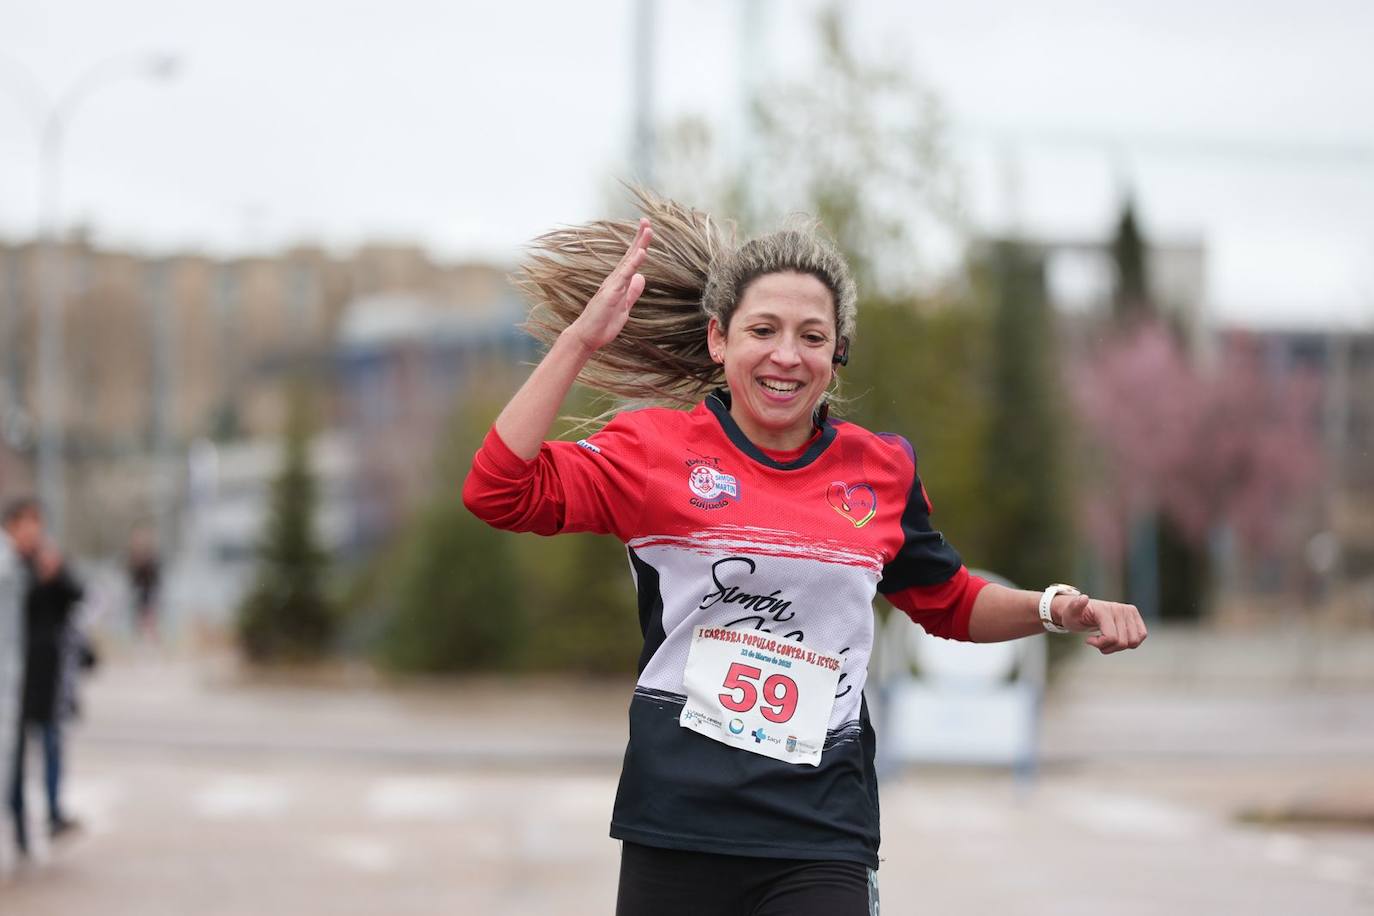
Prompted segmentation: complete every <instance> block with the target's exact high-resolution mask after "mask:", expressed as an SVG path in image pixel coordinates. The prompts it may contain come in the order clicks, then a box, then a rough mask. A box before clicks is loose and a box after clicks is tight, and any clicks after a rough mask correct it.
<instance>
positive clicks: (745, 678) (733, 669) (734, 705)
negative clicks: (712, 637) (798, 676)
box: [718, 662, 797, 723]
mask: <svg viewBox="0 0 1374 916" xmlns="http://www.w3.org/2000/svg"><path fill="white" fill-rule="evenodd" d="M761 677H763V672H762V671H761V670H759V669H758V668H755V667H754V666H753V665H744V664H741V663H740V662H735V663H733V664H732V665H730V670H729V671H727V672H726V674H725V683H724V684H722V685H721V686H722V687H724V688H725V689H726V690H732V691H734V690H737V691H739V693H738V694H735V693H722V694H719V696H718V698H719V699H720V705H722V706H724V707H725V708H726V709H728V710H730V711H732V712H748V711H749V710H751V709H753V708H754V706H755V705H756V704H757V703H758V702H759V691H758V688H757V687H755V686H754V685H753V683H751V682H753V681H757V680H758V679H759V678H761ZM796 711H797V682H796V681H794V680H792V679H791V678H790V677H788V676H787V675H785V674H772V675H769V677H768V680H766V681H764V682H763V706H762V707H761V708H760V709H759V713H760V714H761V715H762V716H763V717H764V718H765V719H767V720H768V721H769V722H778V723H782V722H786V721H787V720H788V719H790V718H792V714H793V713H795V712H796Z"/></svg>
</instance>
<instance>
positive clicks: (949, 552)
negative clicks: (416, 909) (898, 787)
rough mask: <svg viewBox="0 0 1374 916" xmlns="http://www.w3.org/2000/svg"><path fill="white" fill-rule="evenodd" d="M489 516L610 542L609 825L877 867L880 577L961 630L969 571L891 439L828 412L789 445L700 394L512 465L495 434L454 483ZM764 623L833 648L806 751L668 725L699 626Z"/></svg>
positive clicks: (936, 623)
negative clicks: (614, 636)
mask: <svg viewBox="0 0 1374 916" xmlns="http://www.w3.org/2000/svg"><path fill="white" fill-rule="evenodd" d="M463 498H464V502H465V503H466V504H467V506H468V507H469V508H470V509H471V510H472V511H473V512H474V513H475V514H476V515H477V516H478V517H480V518H482V519H484V520H485V521H487V522H488V523H490V524H492V525H495V526H496V527H499V528H505V529H509V530H514V531H533V532H537V533H539V534H546V535H547V534H555V533H558V532H562V531H590V532H599V533H609V534H613V535H615V536H616V537H618V538H619V539H620V540H621V541H623V542H624V543H625V544H626V546H627V547H628V550H629V557H630V565H631V569H632V571H633V575H634V579H635V585H636V588H637V590H638V596H639V616H640V626H641V629H642V630H643V633H644V651H643V653H642V654H641V656H640V661H639V679H638V682H637V685H636V688H635V694H634V697H633V698H632V700H631V704H630V739H629V746H628V747H627V749H626V752H625V765H624V770H623V772H622V774H621V781H620V789H619V792H618V795H617V799H616V805H615V811H614V814H613V817H612V823H611V834H612V836H615V837H617V838H620V839H624V840H630V841H633V842H637V843H643V844H646V845H650V846H660V847H667V848H675V849H689V850H698V851H704V852H716V853H726V854H735V855H755V856H772V857H783V858H802V859H848V860H854V861H859V862H864V863H866V864H867V865H868V866H869V867H873V868H876V867H877V850H878V798H877V785H876V779H875V775H874V771H873V750H874V748H873V732H872V728H871V726H870V725H869V722H868V714H867V709H866V707H865V705H864V702H863V688H864V684H865V681H866V678H867V670H868V659H869V656H870V654H871V652H872V648H873V613H872V601H873V597H874V595H875V593H878V592H881V593H882V594H883V595H884V596H886V597H887V599H888V600H889V601H891V602H892V604H894V605H895V606H896V607H898V608H900V609H901V610H903V611H905V612H906V613H907V614H908V615H910V616H911V617H912V619H913V620H915V621H916V622H917V623H919V624H921V625H922V626H923V627H925V628H926V629H927V630H928V631H930V632H931V633H934V634H936V635H938V636H944V637H949V638H953V639H963V640H967V639H968V638H969V637H968V619H969V615H970V612H971V610H972V607H973V600H974V598H975V596H976V595H977V593H978V591H979V590H980V589H981V587H982V586H983V585H984V584H985V583H984V582H983V580H981V579H979V578H977V577H973V576H970V575H969V574H968V572H967V570H966V569H965V568H964V566H963V564H962V562H961V561H960V559H959V556H958V554H957V553H956V552H955V551H954V549H953V548H952V547H950V546H949V544H947V543H946V542H945V540H944V538H943V536H941V535H940V533H939V532H937V531H935V530H933V529H932V528H931V525H930V517H929V516H930V511H931V507H930V502H929V500H928V499H927V497H926V493H925V490H924V488H923V487H922V485H921V481H920V478H919V476H918V475H917V473H916V460H915V455H914V453H913V451H912V448H911V446H910V444H908V443H907V441H906V440H905V439H903V438H901V437H900V436H894V435H889V434H883V433H879V434H875V433H871V432H869V431H867V430H865V429H862V428H861V427H858V426H856V425H854V424H851V423H845V422H841V421H835V420H828V421H827V422H826V423H825V424H824V426H823V427H822V428H821V429H820V430H819V431H818V433H817V435H816V436H814V437H813V439H812V440H811V441H810V442H809V443H808V444H807V445H806V446H805V447H803V448H802V449H799V450H797V451H796V452H791V453H785V454H783V453H777V452H769V451H766V450H764V449H761V448H759V447H758V446H756V445H754V444H753V443H752V442H750V441H749V440H748V439H747V438H746V437H745V435H744V434H743V432H742V431H741V430H740V429H739V427H738V426H737V425H736V424H735V422H734V420H733V419H732V418H731V417H730V413H729V395H728V394H727V393H725V392H717V393H716V394H713V395H711V396H710V397H708V398H707V399H706V400H705V401H704V402H703V403H702V404H699V405H698V406H697V407H695V408H694V409H692V410H691V411H686V412H684V411H676V410H667V409H659V408H648V409H643V410H635V411H626V412H623V413H621V414H620V415H619V416H617V417H616V418H615V419H614V420H612V421H611V422H610V423H608V424H607V425H606V426H605V427H604V428H603V429H602V430H600V431H599V432H597V433H596V434H594V435H592V436H590V437H588V438H587V439H584V440H581V441H579V442H576V443H573V442H546V443H545V444H544V446H543V448H542V450H541V451H540V454H539V456H538V457H537V458H536V459H534V460H533V461H524V460H522V459H520V458H519V457H518V456H516V455H515V454H514V453H512V452H511V451H510V449H509V448H507V447H506V445H505V443H503V442H502V441H501V439H500V437H499V436H497V435H496V432H495V430H493V431H492V432H491V433H489V434H488V436H487V439H486V441H485V442H484V443H483V445H482V448H481V450H480V451H479V452H478V453H477V455H476V457H475V458H474V461H473V467H472V472H471V473H470V474H469V476H468V479H467V481H466V483H465V485H464V488H463ZM703 626H705V627H713V628H726V629H729V630H737V631H744V632H746V633H752V634H759V635H763V634H767V636H768V638H769V639H771V640H774V641H777V642H778V643H780V642H783V641H797V642H804V643H805V644H806V646H808V647H810V648H813V649H818V650H821V651H823V652H825V653H828V654H830V655H833V656H838V657H839V658H840V659H842V667H841V669H840V673H839V681H838V684H837V686H836V688H835V697H834V703H833V706H832V707H831V711H830V716H829V723H828V729H827V731H826V734H825V738H824V751H823V753H822V755H821V758H820V763H819V765H818V766H798V765H795V764H793V763H788V762H783V761H781V760H777V759H772V758H770V757H766V756H761V755H760V754H758V753H748V752H745V751H743V750H740V749H739V748H736V747H731V746H728V745H727V744H724V743H721V742H718V741H713V740H710V739H709V738H706V737H703V736H702V735H700V734H697V733H696V732H694V731H692V730H689V729H687V728H683V727H681V726H680V724H679V721H678V718H679V715H680V714H681V712H682V709H683V703H684V701H685V699H686V694H685V690H684V685H683V675H684V669H685V666H686V665H687V662H688V656H689V651H690V649H691V646H692V641H693V636H694V634H695V633H696V631H697V628H698V627H703Z"/></svg>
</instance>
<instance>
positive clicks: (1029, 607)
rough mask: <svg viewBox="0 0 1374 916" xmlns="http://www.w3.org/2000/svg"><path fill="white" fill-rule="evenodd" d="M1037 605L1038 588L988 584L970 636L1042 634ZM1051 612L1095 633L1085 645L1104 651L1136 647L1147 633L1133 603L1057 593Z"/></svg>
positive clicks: (992, 638)
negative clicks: (1030, 588)
mask: <svg viewBox="0 0 1374 916" xmlns="http://www.w3.org/2000/svg"><path fill="white" fill-rule="evenodd" d="M1039 607H1040V592H1028V591H1022V590H1020V589H1012V588H1006V587H1004V586H1001V585H995V584H989V585H987V586H986V587H985V588H984V589H983V590H982V591H980V592H979V593H978V597H977V598H975V599H974V601H973V612H972V614H971V615H970V617H969V625H968V632H969V638H970V639H971V640H973V641H974V642H1002V641H1003V640H1007V639H1019V638H1021V637H1022V636H1033V635H1035V634H1036V633H1043V632H1044V625H1043V624H1041V622H1040V614H1039ZM1050 616H1051V617H1053V618H1054V622H1055V623H1056V624H1058V625H1059V626H1062V627H1067V628H1068V629H1070V630H1073V631H1074V632H1087V631H1096V632H1094V633H1093V635H1092V636H1089V637H1088V639H1087V643H1088V645H1090V646H1092V647H1093V648H1095V649H1097V650H1098V651H1100V652H1101V653H1102V654H1103V655H1110V654H1111V653H1113V652H1120V651H1121V650H1122V649H1134V648H1135V647H1136V646H1139V645H1140V644H1141V643H1142V642H1144V641H1145V637H1146V635H1148V634H1147V633H1146V630H1145V621H1144V620H1142V619H1141V617H1140V611H1138V610H1136V608H1135V605H1131V604H1119V603H1117V602H1115V601H1099V600H1098V599H1096V598H1089V597H1088V596H1087V595H1067V594H1059V595H1055V596H1054V600H1053V601H1052V602H1051V603H1050Z"/></svg>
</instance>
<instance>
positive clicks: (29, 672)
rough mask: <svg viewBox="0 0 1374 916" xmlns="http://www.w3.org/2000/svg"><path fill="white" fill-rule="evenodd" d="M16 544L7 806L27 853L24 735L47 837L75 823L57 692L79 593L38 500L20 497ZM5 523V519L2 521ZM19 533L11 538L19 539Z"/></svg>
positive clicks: (71, 828) (58, 834) (69, 829)
mask: <svg viewBox="0 0 1374 916" xmlns="http://www.w3.org/2000/svg"><path fill="white" fill-rule="evenodd" d="M18 511H19V513H20V515H19V525H20V527H19V529H18V530H20V531H21V532H22V546H20V547H19V554H20V556H21V557H22V559H23V561H24V565H25V566H26V567H27V570H28V576H27V578H28V585H27V589H26V592H25V597H24V625H25V639H24V646H25V652H24V696H23V704H22V705H23V709H22V712H21V716H22V723H21V725H20V728H19V740H18V746H17V748H16V751H15V755H14V776H13V779H12V781H11V790H10V810H11V813H12V814H13V816H14V822H15V837H16V841H17V843H18V845H19V850H20V852H21V853H22V854H27V853H28V850H29V844H28V821H27V815H26V811H25V797H24V796H25V792H24V783H25V769H26V767H25V764H26V758H27V753H26V749H27V745H28V738H29V737H30V736H31V735H33V734H37V735H38V737H39V738H40V741H41V743H42V747H43V787H44V792H45V796H46V799H47V807H48V833H49V835H50V836H51V837H53V838H58V837H61V836H63V835H65V834H69V833H71V832H72V831H74V830H75V829H77V827H78V826H79V825H78V824H77V822H76V821H74V820H72V819H71V818H69V817H67V816H66V814H65V813H64V811H63V809H62V803H61V795H62V713H63V710H62V704H61V702H60V700H61V697H62V685H63V667H64V666H63V659H64V657H65V655H66V651H67V646H68V644H69V640H70V629H71V621H72V615H73V612H74V609H75V608H76V606H77V604H78V603H79V602H80V601H81V598H82V596H83V594H84V590H83V589H82V587H81V585H80V583H78V582H77V580H76V579H75V577H74V576H73V575H72V573H71V572H70V570H69V569H68V568H67V564H66V563H65V562H64V561H63V558H62V554H61V553H60V552H59V551H58V549H57V548H56V547H55V546H54V545H52V544H50V543H46V542H44V540H43V521H42V513H41V511H40V509H39V507H38V504H37V503H36V502H33V501H31V500H30V501H25V502H24V503H23V504H22V505H21V507H20V508H19V510H18ZM7 527H8V525H7ZM19 541H20V538H16V542H19Z"/></svg>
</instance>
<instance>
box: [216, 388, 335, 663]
mask: <svg viewBox="0 0 1374 916" xmlns="http://www.w3.org/2000/svg"><path fill="white" fill-rule="evenodd" d="M287 398H288V410H287V423H286V429H285V431H284V433H283V449H282V464H281V471H280V473H279V474H278V476H277V479H276V481H275V482H274V483H273V485H272V496H271V504H270V509H269V513H268V517H267V523H266V527H265V530H264V533H263V538H262V541H261V543H260V545H259V548H258V568H257V577H256V581H255V583H254V585H253V588H252V589H251V590H250V591H249V593H248V596H247V597H246V598H245V599H244V602H243V604H242V605H241V606H240V607H239V612H238V636H239V643H240V645H241V647H242V648H243V651H244V653H245V655H247V657H248V658H249V659H250V660H251V661H253V662H257V663H267V662H299V661H310V660H314V659H318V658H320V657H322V656H323V655H325V654H326V653H327V652H328V651H329V650H330V649H331V648H332V643H333V637H334V631H335V622H336V621H335V615H334V614H333V612H332V609H331V607H330V603H329V601H328V599H327V597H326V594H325V588H324V576H325V570H326V557H325V553H324V550H323V549H322V548H321V546H320V543H319V539H318V536H317V535H316V532H315V507H316V503H317V486H316V480H315V474H314V471H313V470H312V469H311V466H310V460H309V444H310V433H311V426H312V424H311V422H310V396H309V393H308V390H307V389H306V387H305V386H304V384H302V383H297V384H295V385H294V386H293V387H292V388H291V389H290V390H289V392H288V394H287Z"/></svg>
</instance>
